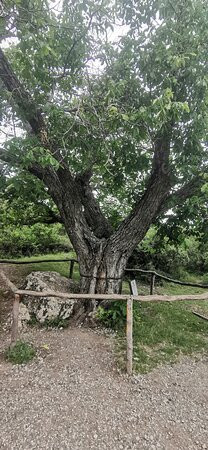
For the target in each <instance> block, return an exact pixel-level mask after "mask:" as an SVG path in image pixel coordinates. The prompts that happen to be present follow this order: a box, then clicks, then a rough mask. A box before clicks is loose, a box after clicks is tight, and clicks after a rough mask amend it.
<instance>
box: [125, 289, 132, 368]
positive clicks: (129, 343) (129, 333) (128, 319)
mask: <svg viewBox="0 0 208 450" xmlns="http://www.w3.org/2000/svg"><path fill="white" fill-rule="evenodd" d="M126 346H127V352H126V358H127V362H126V369H127V373H128V375H132V361H133V298H132V297H130V298H128V300H127V315H126Z"/></svg>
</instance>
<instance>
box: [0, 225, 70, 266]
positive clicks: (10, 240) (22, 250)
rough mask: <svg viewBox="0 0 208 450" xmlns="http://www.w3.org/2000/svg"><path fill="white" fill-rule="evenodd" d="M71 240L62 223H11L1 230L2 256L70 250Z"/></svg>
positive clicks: (0, 254) (0, 247)
mask: <svg viewBox="0 0 208 450" xmlns="http://www.w3.org/2000/svg"><path fill="white" fill-rule="evenodd" d="M69 248H70V242H69V241H67V239H66V237H65V236H64V235H63V228H62V226H61V225H60V224H55V225H45V224H41V223H37V224H35V225H31V226H28V225H24V226H22V227H16V226H14V225H9V226H7V227H4V228H3V229H1V232H0V256H1V257H2V258H8V257H21V256H31V255H35V254H36V255H37V254H40V253H53V252H56V251H69Z"/></svg>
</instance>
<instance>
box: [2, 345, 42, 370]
mask: <svg viewBox="0 0 208 450" xmlns="http://www.w3.org/2000/svg"><path fill="white" fill-rule="evenodd" d="M35 354H36V350H35V348H34V347H33V346H32V345H31V344H28V343H27V342H23V341H17V343H16V344H15V345H14V347H9V348H8V349H7V350H6V352H5V357H6V359H7V360H8V361H10V362H11V363H13V364H24V363H27V362H28V361H31V359H33V358H34V356H35Z"/></svg>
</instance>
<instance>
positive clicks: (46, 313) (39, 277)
mask: <svg viewBox="0 0 208 450" xmlns="http://www.w3.org/2000/svg"><path fill="white" fill-rule="evenodd" d="M23 289H27V290H32V291H38V292H41V291H47V290H52V291H55V292H62V293H67V292H71V293H78V292H79V285H78V283H76V282H75V281H73V280H69V279H68V278H65V277H62V276H61V275H59V273H57V272H32V273H30V274H29V275H28V276H27V278H26V280H25V283H24V286H23ZM76 306H77V300H76V299H63V298H59V297H33V296H24V297H23V298H22V301H21V303H20V314H19V322H20V323H19V325H20V327H21V326H22V325H23V324H24V323H26V322H28V321H31V320H35V321H37V322H39V323H41V324H44V322H48V321H53V320H57V321H59V320H60V321H61V320H64V319H69V318H70V317H72V316H73V315H74V313H75V311H76V310H77V308H76Z"/></svg>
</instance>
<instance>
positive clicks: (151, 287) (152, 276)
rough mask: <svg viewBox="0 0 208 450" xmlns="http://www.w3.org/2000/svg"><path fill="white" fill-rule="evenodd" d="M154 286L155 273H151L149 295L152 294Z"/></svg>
mask: <svg viewBox="0 0 208 450" xmlns="http://www.w3.org/2000/svg"><path fill="white" fill-rule="evenodd" d="M154 287H155V274H154V273H152V274H151V279H150V295H153V294H154Z"/></svg>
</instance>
